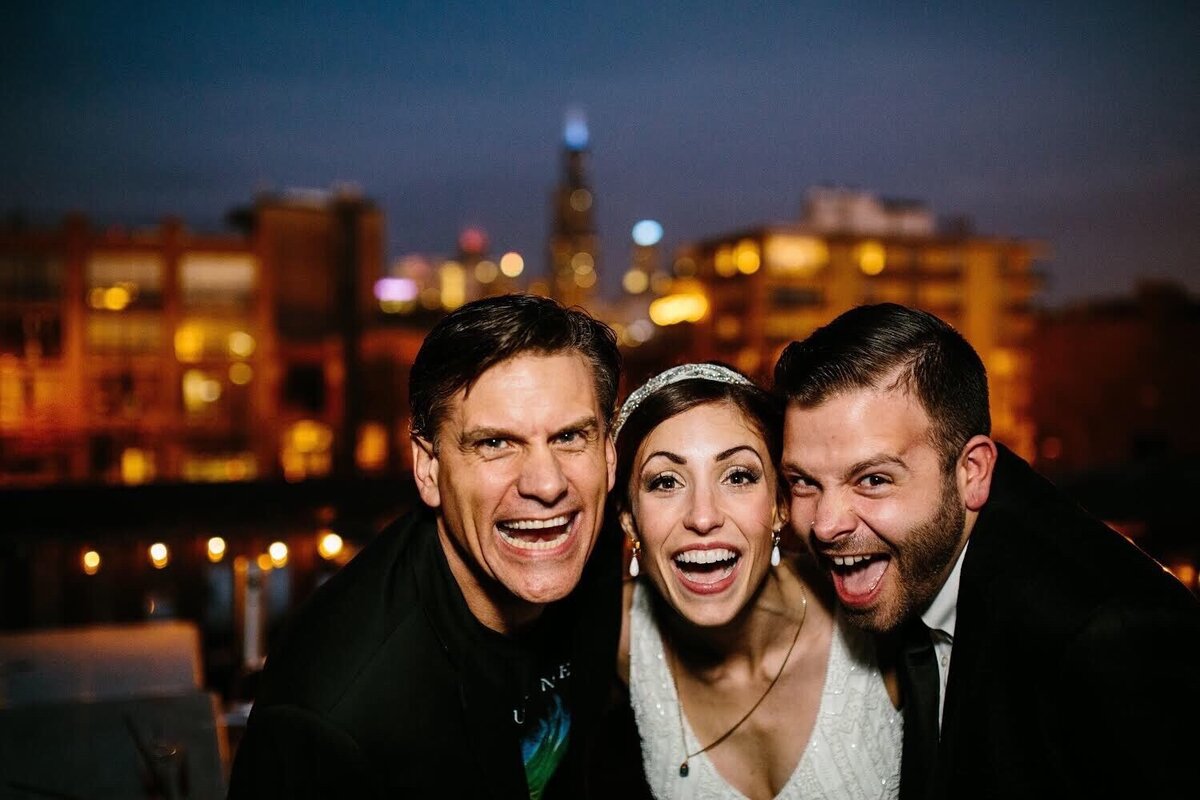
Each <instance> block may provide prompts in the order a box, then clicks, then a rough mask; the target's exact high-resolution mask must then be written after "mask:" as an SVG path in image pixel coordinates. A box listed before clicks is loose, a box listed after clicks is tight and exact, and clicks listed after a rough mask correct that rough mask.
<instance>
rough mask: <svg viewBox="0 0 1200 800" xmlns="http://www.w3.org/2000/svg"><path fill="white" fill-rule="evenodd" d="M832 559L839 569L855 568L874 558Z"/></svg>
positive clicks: (840, 557) (844, 557) (841, 557)
mask: <svg viewBox="0 0 1200 800" xmlns="http://www.w3.org/2000/svg"><path fill="white" fill-rule="evenodd" d="M830 558H831V559H832V560H833V563H834V564H837V565H838V566H839V567H853V566H854V565H855V564H861V563H862V562H863V561H870V560H871V559H872V558H873V556H830Z"/></svg>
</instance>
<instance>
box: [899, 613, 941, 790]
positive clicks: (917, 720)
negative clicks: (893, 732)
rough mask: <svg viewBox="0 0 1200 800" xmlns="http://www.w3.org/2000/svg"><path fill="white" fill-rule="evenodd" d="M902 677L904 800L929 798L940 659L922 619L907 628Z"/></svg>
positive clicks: (901, 663) (901, 763)
mask: <svg viewBox="0 0 1200 800" xmlns="http://www.w3.org/2000/svg"><path fill="white" fill-rule="evenodd" d="M898 667H899V673H900V675H899V677H900V687H901V689H902V690H903V692H904V755H903V759H902V761H901V762H900V798H901V800H919V799H920V798H924V797H927V796H928V794H929V789H930V785H931V783H932V777H933V768H934V764H935V763H936V762H937V751H938V693H939V688H940V686H941V679H940V678H939V677H938V666H937V657H936V656H935V655H934V652H933V641H932V640H931V639H930V638H929V628H927V627H925V623H923V622H922V621H921V620H920V618H919V617H918V618H917V619H914V620H911V621H910V622H909V623H908V624H907V625H906V626H905V627H904V633H903V636H902V641H901V644H900V662H899V664H898Z"/></svg>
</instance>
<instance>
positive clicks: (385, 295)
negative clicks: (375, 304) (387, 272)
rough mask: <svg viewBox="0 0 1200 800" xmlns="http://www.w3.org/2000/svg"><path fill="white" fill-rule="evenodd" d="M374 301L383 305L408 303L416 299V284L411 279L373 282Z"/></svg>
mask: <svg viewBox="0 0 1200 800" xmlns="http://www.w3.org/2000/svg"><path fill="white" fill-rule="evenodd" d="M375 299H376V300H379V301H380V302H384V303H409V302H412V301H413V300H416V299H417V282H416V281H414V280H413V279H412V278H380V279H379V280H377V281H375Z"/></svg>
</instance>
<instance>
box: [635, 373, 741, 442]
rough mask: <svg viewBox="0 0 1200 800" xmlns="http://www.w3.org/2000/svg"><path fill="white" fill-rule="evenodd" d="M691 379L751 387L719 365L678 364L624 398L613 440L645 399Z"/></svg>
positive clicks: (735, 374)
mask: <svg viewBox="0 0 1200 800" xmlns="http://www.w3.org/2000/svg"><path fill="white" fill-rule="evenodd" d="M693 379H695V380H702V381H715V382H717V383H731V384H735V385H740V386H752V385H753V384H752V383H751V382H750V380H749V379H748V378H746V376H745V375H742V374H741V373H738V372H734V371H733V370H731V369H730V368H729V367H723V366H721V365H720V364H680V365H679V366H678V367H671V368H670V369H668V370H666V371H664V372H660V373H658V374H657V375H655V376H654V377H653V378H651V379H650V380H648V381H646V382H645V383H643V384H642V385H641V386H639V387H638V388H637V389H635V390H634V391H633V393H632V394H630V395H629V397H627V398H625V403H624V405H622V406H621V411H620V413H618V414H617V424H616V425H614V426H613V439H614V440H615V439H616V438H617V437H618V436H619V435H620V434H621V428H622V427H624V425H625V421H626V420H628V419H629V416H630V415H631V414H633V412H634V411H636V410H637V407H638V406H640V405H641V404H642V402H643V401H644V400H645V399H646V398H647V397H649V396H650V395H652V394H654V393H655V392H657V391H658V390H659V389H662V388H663V387H665V386H670V385H671V384H672V383H679V382H680V381H689V380H693Z"/></svg>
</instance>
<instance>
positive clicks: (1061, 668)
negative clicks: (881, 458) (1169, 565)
mask: <svg viewBox="0 0 1200 800" xmlns="http://www.w3.org/2000/svg"><path fill="white" fill-rule="evenodd" d="M933 794H934V796H936V797H953V798H976V797H978V798H988V797H996V798H1001V797H1003V798H1016V797H1020V798H1038V797H1054V798H1073V797H1081V798H1089V800H1090V799H1091V798H1096V797H1124V798H1130V797H1138V798H1142V797H1154V798H1159V797H1197V796H1200V606H1198V604H1197V602H1196V599H1195V598H1194V597H1193V596H1192V595H1191V594H1190V593H1189V592H1188V591H1187V590H1186V589H1184V587H1183V586H1182V585H1181V584H1180V583H1179V582H1178V581H1176V580H1175V579H1174V578H1173V577H1172V576H1171V575H1169V574H1168V573H1166V572H1165V571H1164V570H1163V569H1162V568H1161V567H1160V566H1159V565H1158V564H1156V563H1155V562H1154V561H1152V560H1151V559H1149V558H1148V557H1146V556H1145V555H1144V554H1143V553H1142V552H1141V551H1140V550H1138V549H1137V548H1136V547H1134V546H1133V545H1132V544H1130V543H1129V542H1128V541H1126V540H1125V539H1124V538H1123V537H1121V536H1120V535H1118V534H1117V533H1115V532H1113V531H1112V530H1110V529H1109V528H1107V527H1105V526H1104V525H1103V524H1101V523H1100V522H1099V521H1097V520H1095V519H1094V518H1092V517H1090V516H1089V515H1088V514H1086V513H1085V512H1084V511H1083V510H1082V509H1080V508H1079V507H1078V506H1076V505H1075V504H1074V503H1072V502H1070V501H1069V500H1067V499H1066V498H1065V497H1064V496H1063V494H1062V493H1061V492H1059V491H1058V490H1057V489H1055V488H1054V487H1053V486H1052V485H1051V484H1050V483H1049V482H1047V481H1046V480H1044V479H1043V478H1041V477H1040V476H1038V475H1037V474H1036V473H1035V472H1034V471H1033V470H1032V469H1030V468H1029V466H1028V465H1027V464H1026V463H1025V462H1024V461H1022V460H1021V459H1019V458H1018V457H1016V456H1015V455H1013V454H1012V453H1011V452H1009V451H1007V450H1005V449H1004V448H1001V452H1000V458H999V461H998V463H997V466H996V472H995V478H994V480H993V483H992V492H991V496H990V499H989V500H988V502H987V505H986V506H985V507H984V509H983V511H982V513H981V514H980V516H979V518H978V520H977V523H976V526H975V528H974V530H973V531H972V534H971V539H970V546H969V549H968V550H967V554H966V557H965V559H964V562H963V569H962V579H961V584H960V588H959V595H958V616H957V622H956V627H955V637H954V648H953V652H952V655H951V663H950V675H949V679H948V685H947V688H946V704H945V709H944V712H943V720H942V733H941V744H940V752H939V758H938V767H937V774H936V777H935V781H934V793H933Z"/></svg>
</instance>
